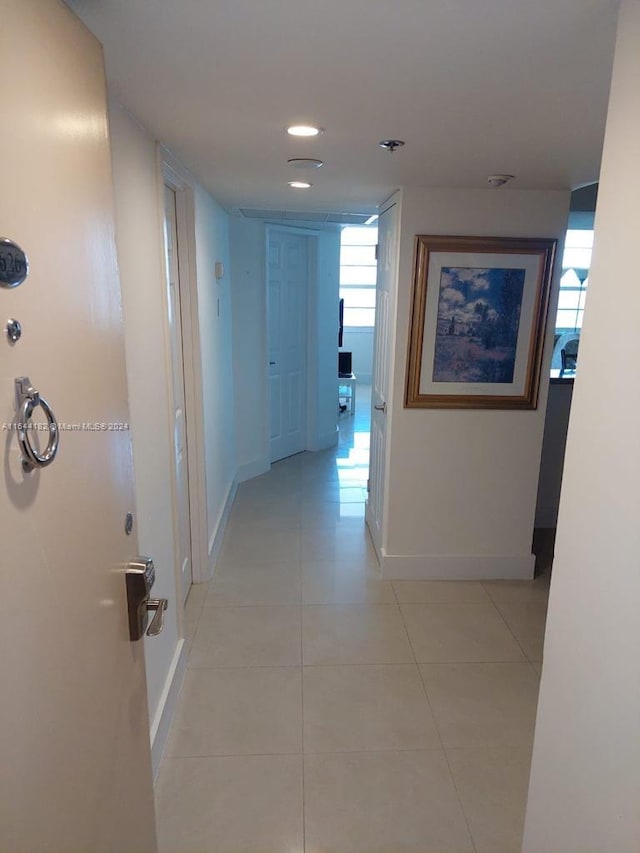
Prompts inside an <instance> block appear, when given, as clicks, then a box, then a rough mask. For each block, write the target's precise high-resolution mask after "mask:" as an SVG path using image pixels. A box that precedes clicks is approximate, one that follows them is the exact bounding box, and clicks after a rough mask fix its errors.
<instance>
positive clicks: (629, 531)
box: [523, 0, 640, 853]
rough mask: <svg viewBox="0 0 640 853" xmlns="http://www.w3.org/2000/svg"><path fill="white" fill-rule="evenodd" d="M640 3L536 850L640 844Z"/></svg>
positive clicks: (548, 673)
mask: <svg viewBox="0 0 640 853" xmlns="http://www.w3.org/2000/svg"><path fill="white" fill-rule="evenodd" d="M639 79H640V2H639V0H623V3H622V6H621V12H620V20H619V29H618V41H617V46H616V53H615V62H614V71H613V80H612V87H611V100H610V104H609V116H608V121H607V130H606V136H605V145H604V156H603V163H602V171H601V176H600V178H601V179H600V191H599V196H598V207H597V211H596V224H595V246H594V252H593V264H592V269H591V274H590V276H589V299H588V300H587V306H586V311H585V321H584V326H583V331H582V336H581V341H580V370H579V373H578V376H577V378H576V381H575V387H574V392H573V403H572V410H571V418H570V423H569V437H568V442H567V452H566V461H565V473H564V481H563V484H562V496H561V499H560V513H559V517H558V535H557V540H556V555H555V561H554V568H553V578H552V582H551V594H550V600H549V615H548V619H547V631H546V638H545V650H544V668H543V672H542V682H541V689H540V700H539V705H538V719H537V726H536V735H535V744H534V751H533V766H532V771H531V783H530V788H529V803H528V809H527V818H526V824H525V835H524V844H523V851H524V853H557V851H562V853H637V851H638V849H639V846H640V809H639V808H638V803H639V801H640V663H639V660H638V649H639V648H640V620H639V619H638V608H639V605H640V572H639V570H638V554H639V553H640V525H639V524H638V482H639V481H640V450H639V444H638V435H639V434H640V399H639V397H638V390H637V384H636V382H635V380H634V379H633V377H631V379H630V377H629V375H628V373H627V372H626V371H620V370H618V371H616V370H612V369H611V367H612V365H634V364H637V363H638V362H639V361H640V338H639V337H638V315H639V314H640V290H639V289H638V286H637V280H636V279H637V276H636V274H635V267H636V254H637V251H636V246H637V240H638V236H637V235H638V232H639V230H640V212H639V211H638V196H639V195H640V173H639V172H638V168H637V165H638V164H637V159H638V149H639V148H640V88H639V87H638V80H639Z"/></svg>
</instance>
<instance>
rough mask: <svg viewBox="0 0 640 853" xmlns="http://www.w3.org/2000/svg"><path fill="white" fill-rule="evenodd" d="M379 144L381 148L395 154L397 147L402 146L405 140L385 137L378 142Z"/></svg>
mask: <svg viewBox="0 0 640 853" xmlns="http://www.w3.org/2000/svg"><path fill="white" fill-rule="evenodd" d="M378 145H379V146H380V148H384V150H385V151H388V152H389V153H390V154H393V152H394V151H395V150H396V148H402V146H403V145H404V142H403V141H402V139H383V140H382V142H378Z"/></svg>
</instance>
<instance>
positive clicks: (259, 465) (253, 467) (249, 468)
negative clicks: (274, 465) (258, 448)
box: [236, 459, 271, 483]
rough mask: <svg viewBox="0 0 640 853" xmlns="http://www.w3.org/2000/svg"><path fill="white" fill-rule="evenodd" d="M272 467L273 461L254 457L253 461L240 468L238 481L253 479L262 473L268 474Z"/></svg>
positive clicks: (237, 474) (237, 475) (237, 476)
mask: <svg viewBox="0 0 640 853" xmlns="http://www.w3.org/2000/svg"><path fill="white" fill-rule="evenodd" d="M270 468H271V463H270V462H269V460H268V459H254V460H253V462H247V463H246V464H245V465H241V466H240V467H239V468H238V471H237V473H236V483H244V481H245V480H252V479H253V478H254V477H259V476H260V474H266V473H267V471H268V470H269V469H270Z"/></svg>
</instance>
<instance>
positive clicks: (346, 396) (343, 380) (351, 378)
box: [338, 373, 356, 415]
mask: <svg viewBox="0 0 640 853" xmlns="http://www.w3.org/2000/svg"><path fill="white" fill-rule="evenodd" d="M345 392H346V393H345ZM343 400H344V402H345V404H347V403H348V405H349V415H355V413H356V375H355V373H350V374H349V375H348V376H338V406H340V405H342V401H343Z"/></svg>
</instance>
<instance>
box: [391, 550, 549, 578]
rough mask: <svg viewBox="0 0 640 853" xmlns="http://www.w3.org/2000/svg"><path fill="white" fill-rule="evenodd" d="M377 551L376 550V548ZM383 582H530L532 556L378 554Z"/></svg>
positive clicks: (533, 559) (533, 560)
mask: <svg viewBox="0 0 640 853" xmlns="http://www.w3.org/2000/svg"><path fill="white" fill-rule="evenodd" d="M376 550H377V549H376ZM378 559H379V560H380V565H381V567H382V577H383V578H384V579H385V580H429V581H432V580H457V581H476V580H531V579H532V578H533V574H534V569H535V563H536V558H535V555H534V554H513V555H510V554H501V555H498V556H485V555H470V554H442V555H441V554H417V555H413V554H412V555H400V554H387V553H386V551H385V549H384V548H382V549H381V550H380V553H379V554H378Z"/></svg>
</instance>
